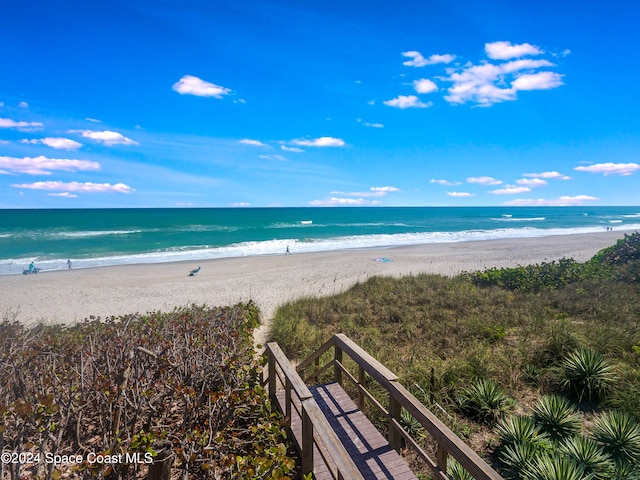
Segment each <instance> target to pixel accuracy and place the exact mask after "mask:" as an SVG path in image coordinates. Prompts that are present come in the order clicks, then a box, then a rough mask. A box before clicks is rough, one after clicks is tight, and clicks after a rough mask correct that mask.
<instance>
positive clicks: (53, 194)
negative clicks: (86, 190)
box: [47, 192, 78, 198]
mask: <svg viewBox="0 0 640 480" xmlns="http://www.w3.org/2000/svg"><path fill="white" fill-rule="evenodd" d="M47 195H48V196H50V197H65V198H78V195H76V194H75V193H69V192H61V193H47Z"/></svg>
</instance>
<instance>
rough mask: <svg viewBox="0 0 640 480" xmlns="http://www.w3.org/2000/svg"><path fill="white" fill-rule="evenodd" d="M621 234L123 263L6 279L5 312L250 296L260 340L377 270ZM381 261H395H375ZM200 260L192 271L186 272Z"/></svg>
mask: <svg viewBox="0 0 640 480" xmlns="http://www.w3.org/2000/svg"><path fill="white" fill-rule="evenodd" d="M623 233H624V232H621V231H615V232H602V233H595V234H584V235H566V236H552V237H543V238H519V239H508V240H488V241H478V242H462V243H445V244H427V245H417V246H409V247H396V248H385V249H366V250H365V249H363V250H343V251H332V252H323V253H306V254H296V252H295V251H294V252H292V255H278V256H256V257H242V258H225V259H218V260H207V261H202V262H200V263H193V262H189V263H182V262H177V263H163V264H144V265H124V266H112V267H101V268H92V269H77V270H65V271H54V272H42V273H40V274H38V275H6V276H1V277H0V315H7V314H12V313H15V312H17V319H18V320H20V321H22V322H24V323H33V322H44V323H73V322H76V321H78V320H82V319H84V318H86V317H88V316H90V315H93V316H100V317H107V316H110V315H123V314H127V313H134V312H147V311H156V310H172V309H173V308H174V307H176V306H185V305H190V304H208V305H231V304H234V303H237V302H240V301H248V300H253V301H254V302H256V304H257V305H258V307H259V308H260V310H261V312H262V322H263V326H262V327H261V328H260V329H259V330H258V332H256V338H257V339H258V341H263V340H264V338H265V334H266V331H267V329H268V325H269V321H270V319H271V318H272V317H273V314H274V312H275V310H276V308H277V307H278V306H279V305H281V304H283V303H285V302H288V301H291V300H295V299H297V298H301V297H306V296H318V295H331V294H335V293H339V292H341V291H343V290H345V289H347V288H349V287H350V286H352V285H353V284H355V283H356V282H361V281H364V280H366V279H367V278H369V277H371V276H374V275H391V276H401V275H411V274H418V273H439V274H444V275H455V274H457V273H459V272H461V271H465V270H466V271H473V270H479V269H484V268H489V267H506V266H516V265H527V264H531V263H538V262H543V261H552V260H557V259H560V258H562V257H572V258H574V259H576V260H578V261H584V260H587V259H589V258H590V257H591V256H592V255H594V254H595V253H596V252H597V251H598V250H600V249H602V248H604V247H607V246H609V245H612V244H614V243H615V242H616V240H618V239H619V238H622V236H623ZM380 257H384V258H387V259H389V260H391V261H389V262H380V261H376V260H374V259H376V258H380ZM199 265H200V266H201V267H202V268H201V270H200V272H199V273H198V274H197V275H196V276H193V277H189V276H188V273H189V271H190V270H191V269H192V268H196V267H197V266H199Z"/></svg>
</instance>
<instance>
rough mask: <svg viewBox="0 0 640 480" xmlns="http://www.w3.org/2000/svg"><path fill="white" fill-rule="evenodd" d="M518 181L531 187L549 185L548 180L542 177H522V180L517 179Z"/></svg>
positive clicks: (519, 183)
mask: <svg viewBox="0 0 640 480" xmlns="http://www.w3.org/2000/svg"><path fill="white" fill-rule="evenodd" d="M516 183H517V184H518V185H522V186H525V187H530V188H536V187H544V186H545V185H547V182H545V181H544V180H542V179H541V178H521V179H520V180H516Z"/></svg>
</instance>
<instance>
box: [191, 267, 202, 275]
mask: <svg viewBox="0 0 640 480" xmlns="http://www.w3.org/2000/svg"><path fill="white" fill-rule="evenodd" d="M199 271H200V267H198V268H195V269H193V270H191V271H190V272H189V276H190V277H193V276H194V275H195V274H196V273H198V272H199Z"/></svg>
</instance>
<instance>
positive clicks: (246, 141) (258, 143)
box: [238, 138, 268, 147]
mask: <svg viewBox="0 0 640 480" xmlns="http://www.w3.org/2000/svg"><path fill="white" fill-rule="evenodd" d="M238 143H242V144H243V145H251V146H253V147H268V145H266V144H264V143H262V142H261V141H260V140H251V139H250V138H243V139H242V140H238Z"/></svg>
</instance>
